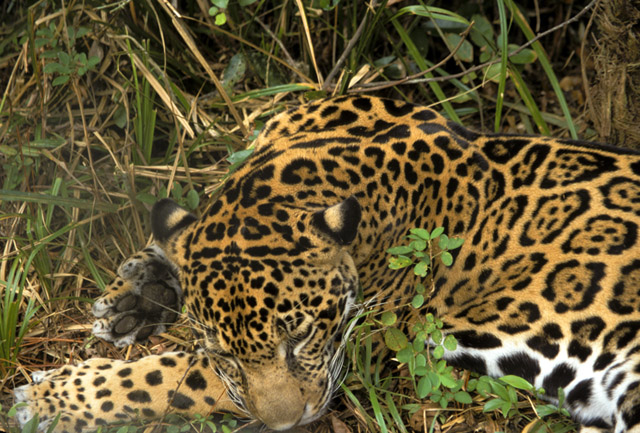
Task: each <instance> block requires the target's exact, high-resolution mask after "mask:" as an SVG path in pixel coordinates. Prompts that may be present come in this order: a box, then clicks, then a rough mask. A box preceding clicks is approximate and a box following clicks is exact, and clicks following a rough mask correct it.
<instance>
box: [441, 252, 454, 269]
mask: <svg viewBox="0 0 640 433" xmlns="http://www.w3.org/2000/svg"><path fill="white" fill-rule="evenodd" d="M440 260H442V263H443V264H444V265H445V266H451V265H452V264H453V256H452V255H451V253H450V252H449V251H444V252H443V253H442V255H441V256H440Z"/></svg>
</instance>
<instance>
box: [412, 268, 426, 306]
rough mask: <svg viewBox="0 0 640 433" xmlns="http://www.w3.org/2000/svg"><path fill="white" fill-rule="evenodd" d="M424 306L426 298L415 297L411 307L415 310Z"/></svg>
mask: <svg viewBox="0 0 640 433" xmlns="http://www.w3.org/2000/svg"><path fill="white" fill-rule="evenodd" d="M421 263H422V262H421ZM422 304H424V296H422V295H416V296H414V297H413V300H412V301H411V306H412V307H413V308H420V307H422Z"/></svg>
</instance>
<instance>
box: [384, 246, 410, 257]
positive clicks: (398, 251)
mask: <svg viewBox="0 0 640 433" xmlns="http://www.w3.org/2000/svg"><path fill="white" fill-rule="evenodd" d="M412 252H413V248H411V247H410V246H408V245H401V246H398V247H391V248H389V249H388V250H387V253H389V254H392V255H394V256H398V255H402V254H410V253H412Z"/></svg>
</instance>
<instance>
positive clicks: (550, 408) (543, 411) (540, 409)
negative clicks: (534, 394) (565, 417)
mask: <svg viewBox="0 0 640 433" xmlns="http://www.w3.org/2000/svg"><path fill="white" fill-rule="evenodd" d="M536 413H537V414H538V416H539V417H540V418H544V417H545V416H549V415H553V414H556V413H558V408H557V407H555V406H554V405H552V404H543V405H539V406H536Z"/></svg>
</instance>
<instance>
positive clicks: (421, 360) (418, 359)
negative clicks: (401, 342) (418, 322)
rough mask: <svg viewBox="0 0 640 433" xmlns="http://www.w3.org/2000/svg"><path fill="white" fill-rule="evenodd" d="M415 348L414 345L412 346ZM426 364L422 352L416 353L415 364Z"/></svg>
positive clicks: (421, 365)
mask: <svg viewBox="0 0 640 433" xmlns="http://www.w3.org/2000/svg"><path fill="white" fill-rule="evenodd" d="M414 350H415V346H414ZM426 365H427V358H425V356H424V355H423V354H422V353H418V354H417V355H416V366H417V367H425V366H426Z"/></svg>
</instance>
